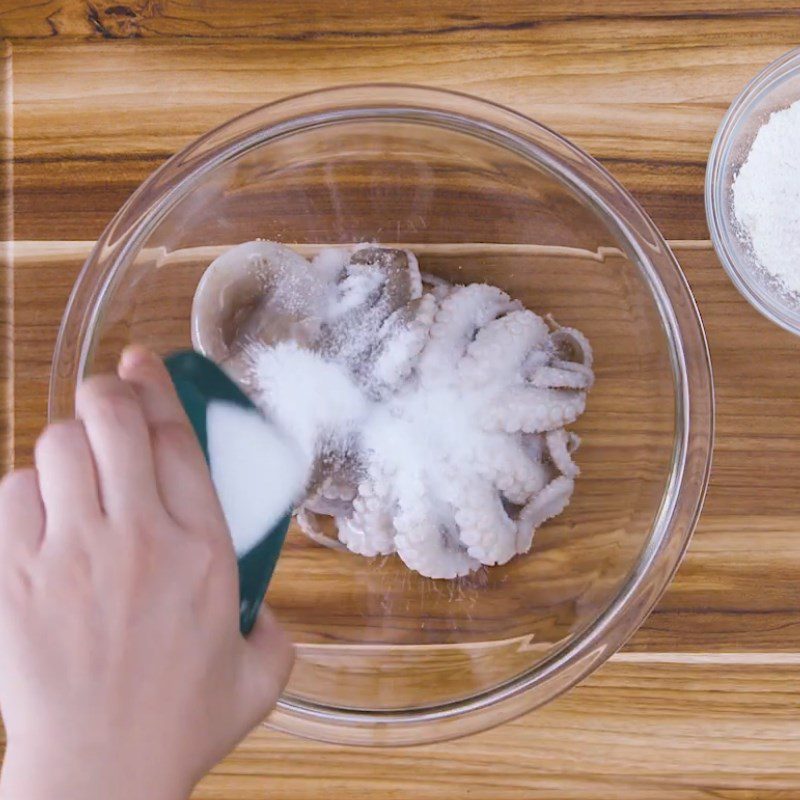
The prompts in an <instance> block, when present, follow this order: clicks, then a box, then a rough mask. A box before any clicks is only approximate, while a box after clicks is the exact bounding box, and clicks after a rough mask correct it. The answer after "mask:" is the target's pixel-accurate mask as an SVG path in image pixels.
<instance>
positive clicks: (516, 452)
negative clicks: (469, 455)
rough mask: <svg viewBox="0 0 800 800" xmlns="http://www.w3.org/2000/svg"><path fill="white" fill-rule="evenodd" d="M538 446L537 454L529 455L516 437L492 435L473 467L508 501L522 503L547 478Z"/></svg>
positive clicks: (545, 482) (548, 475)
mask: <svg viewBox="0 0 800 800" xmlns="http://www.w3.org/2000/svg"><path fill="white" fill-rule="evenodd" d="M534 435H535V434H534ZM542 450H543V448H541V447H540V449H539V453H538V455H536V456H534V457H532V456H531V453H530V451H528V450H526V449H525V447H523V445H522V443H521V442H519V441H517V439H516V437H514V438H509V437H507V436H505V435H499V436H493V437H492V438H491V439H490V440H489V442H488V443H487V446H486V447H484V448H483V451H482V452H481V454H480V458H479V459H476V462H475V471H476V472H477V473H478V474H479V475H480V476H481V477H482V478H485V479H486V480H488V481H490V482H491V483H492V484H493V485H494V486H496V487H497V489H498V490H499V491H500V492H501V493H502V494H503V496H504V497H505V498H506V499H507V500H509V501H510V502H511V503H516V504H518V505H522V504H524V503H526V502H527V501H528V499H529V498H530V497H531V495H533V494H535V493H536V492H539V491H541V490H542V489H543V488H544V486H545V485H546V484H547V482H548V481H549V480H550V474H549V471H548V469H547V467H546V465H545V464H543V463H542V460H541V457H542V454H543V453H542Z"/></svg>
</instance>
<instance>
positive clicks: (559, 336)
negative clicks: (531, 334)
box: [550, 325, 594, 369]
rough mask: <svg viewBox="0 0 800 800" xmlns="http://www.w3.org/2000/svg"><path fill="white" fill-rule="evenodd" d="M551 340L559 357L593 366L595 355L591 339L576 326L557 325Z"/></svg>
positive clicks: (589, 366) (563, 359) (562, 359)
mask: <svg viewBox="0 0 800 800" xmlns="http://www.w3.org/2000/svg"><path fill="white" fill-rule="evenodd" d="M550 342H551V343H552V345H553V351H554V353H555V355H556V358H557V359H560V360H561V361H569V362H572V363H578V364H583V366H585V367H588V368H589V369H591V368H592V364H593V361H594V356H593V353H592V346H591V345H590V344H589V340H588V339H587V338H586V337H585V336H584V335H583V334H582V333H581V332H580V331H579V330H577V329H576V328H563V327H561V326H558V325H557V326H556V329H555V330H554V331H553V332H552V333H551V334H550Z"/></svg>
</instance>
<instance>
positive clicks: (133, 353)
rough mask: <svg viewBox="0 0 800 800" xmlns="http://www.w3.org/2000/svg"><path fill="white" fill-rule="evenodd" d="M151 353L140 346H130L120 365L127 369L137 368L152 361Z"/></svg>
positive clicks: (120, 360)
mask: <svg viewBox="0 0 800 800" xmlns="http://www.w3.org/2000/svg"><path fill="white" fill-rule="evenodd" d="M151 357H152V356H151V355H150V351H149V350H148V349H147V348H146V347H142V346H141V345H139V344H131V345H128V346H127V347H126V348H125V349H124V350H123V351H122V355H121V356H120V359H119V364H120V366H121V367H123V368H125V369H129V368H131V367H136V366H139V365H141V364H144V363H146V362H147V361H149V360H150V359H151Z"/></svg>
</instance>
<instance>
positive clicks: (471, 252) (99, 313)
mask: <svg viewBox="0 0 800 800" xmlns="http://www.w3.org/2000/svg"><path fill="white" fill-rule="evenodd" d="M258 237H261V238H265V239H272V240H277V241H282V242H285V243H288V244H291V245H292V246H296V247H297V248H298V249H299V250H300V251H301V252H304V253H308V254H311V253H314V252H315V251H316V250H317V249H318V248H319V247H321V246H324V245H327V244H336V243H352V242H360V241H379V242H382V243H385V244H389V245H391V244H397V245H401V246H403V247H407V248H409V249H411V250H413V251H414V252H415V253H416V254H417V256H418V258H419V259H420V265H421V267H422V268H423V269H424V270H425V271H427V272H430V273H433V274H434V275H438V276H441V277H443V278H445V279H447V280H448V281H451V282H456V283H469V282H486V283H490V284H493V285H496V286H499V287H500V288H502V289H503V290H505V291H506V292H508V293H509V294H510V295H511V296H512V297H516V298H519V299H520V300H521V301H522V302H523V303H524V304H525V305H526V306H527V307H529V308H531V309H533V310H535V311H537V312H541V313H546V312H550V313H552V314H553V316H554V317H555V318H556V319H557V320H558V322H559V323H560V324H562V325H568V326H575V327H578V328H580V329H581V330H582V331H583V332H584V333H585V334H586V335H587V337H588V338H589V340H590V341H591V342H592V345H593V347H594V351H595V370H596V384H595V387H594V388H593V390H592V393H591V396H590V398H589V404H588V407H587V410H586V412H585V414H584V415H583V417H581V419H580V421H579V423H578V425H577V426H576V430H577V432H578V433H579V434H580V435H581V438H582V440H583V445H582V447H581V450H580V454H579V459H578V460H579V464H580V467H581V470H582V474H581V476H580V478H579V479H578V483H577V488H576V491H575V495H574V498H573V500H572V503H571V504H570V506H569V507H568V509H567V510H566V511H565V512H564V513H563V514H562V515H561V516H559V517H558V518H557V519H554V520H552V521H551V522H550V523H548V524H546V525H545V526H544V527H542V528H541V529H540V530H539V531H538V532H537V534H536V540H535V542H534V547H533V550H532V552H531V553H530V554H529V555H528V556H525V557H521V558H517V559H515V560H513V561H511V562H509V563H508V564H506V565H505V566H502V567H493V568H490V569H488V570H486V571H483V572H480V573H476V574H474V575H473V576H471V577H470V578H468V579H464V580H462V581H460V582H458V583H454V582H447V581H432V580H429V579H425V578H422V577H421V576H419V575H416V574H413V573H411V572H409V571H408V570H407V569H406V568H405V567H404V566H403V565H402V564H401V563H400V562H399V560H398V559H396V558H393V557H389V558H385V559H380V560H377V561H375V560H367V559H363V558H360V557H358V556H355V555H352V554H349V553H340V552H335V551H332V550H330V549H326V548H323V547H320V546H318V545H316V544H314V543H313V542H310V541H309V540H308V539H307V538H306V537H305V536H303V535H301V534H299V533H298V532H296V531H294V532H292V531H290V533H289V536H288V539H287V544H286V546H285V549H284V552H283V555H282V557H281V559H280V562H279V565H278V569H277V572H276V574H275V577H274V579H273V583H272V586H271V587H270V591H269V594H268V601H269V602H270V604H271V605H272V607H273V608H274V609H275V611H276V613H277V614H278V615H279V617H280V618H281V619H282V620H283V622H284V623H285V624H286V625H287V626H288V628H289V629H290V630H291V632H292V634H293V636H294V638H295V640H296V641H297V643H298V658H297V666H296V669H295V672H294V675H293V677H292V681H291V683H290V685H289V687H288V689H287V692H286V694H285V695H284V697H283V698H282V700H281V702H280V705H279V708H278V710H277V711H276V712H275V714H274V715H273V717H272V718H271V720H270V724H272V725H274V726H275V727H277V728H280V729H283V730H287V731H291V732H293V733H296V734H299V735H303V736H311V737H316V738H320V739H325V740H329V741H334V742H341V743H353V744H373V745H378V744H413V743H421V742H430V741H435V740H439V739H446V738H451V737H454V736H459V735H463V734H466V733H470V732H473V731H477V730H481V729H485V728H488V727H491V726H493V725H496V724H498V723H500V722H503V721H505V720H507V719H510V718H512V717H514V716H516V715H518V714H521V713H523V712H525V711H528V710H530V709H533V708H536V707H537V706H540V705H542V704H543V703H546V702H547V701H549V700H551V699H552V698H554V697H555V696H557V695H558V694H560V693H561V692H563V691H565V690H566V689H568V688H569V687H570V686H572V685H573V684H574V683H575V682H577V681H578V680H580V679H581V678H583V677H584V676H586V675H587V674H589V673H590V672H591V671H592V670H594V669H596V668H597V667H598V666H599V665H600V664H602V663H603V662H604V661H605V660H606V659H607V658H608V657H609V656H610V655H611V654H612V653H614V652H615V651H616V650H617V649H618V648H619V647H620V646H621V645H622V644H623V643H624V642H625V641H626V639H627V638H628V637H629V636H630V635H631V634H632V633H633V632H634V631H635V630H636V629H637V627H638V626H639V625H640V624H641V622H642V621H643V620H644V618H645V616H646V615H647V613H648V612H649V610H650V609H651V608H652V606H653V604H654V603H655V602H656V600H657V599H658V597H659V596H660V595H661V593H662V592H663V590H664V588H665V587H666V585H667V583H668V581H669V580H670V577H671V576H672V574H673V572H674V570H675V569H676V567H677V565H678V562H679V560H680V557H681V555H682V553H683V551H684V548H685V547H686V545H687V543H688V540H689V537H690V535H691V532H692V529H693V527H694V525H695V522H696V520H697V517H698V514H699V512H700V507H701V504H702V499H703V496H704V492H705V486H706V481H707V475H708V468H709V462H710V454H711V441H712V428H713V396H712V384H711V372H710V365H709V359H708V351H707V348H706V343H705V339H704V335H703V330H702V326H701V323H700V319H699V317H698V314H697V310H696V308H695V305H694V302H693V299H692V296H691V293H690V291H689V289H688V287H687V285H686V282H685V280H684V278H683V275H682V273H681V271H680V269H679V268H678V265H677V264H676V262H675V260H674V258H673V257H672V255H671V253H670V251H669V249H668V247H667V246H666V244H665V242H664V240H663V239H662V237H661V236H660V235H659V233H658V231H657V230H656V228H655V227H654V225H653V224H652V222H651V221H650V220H649V219H648V217H647V216H646V215H645V214H644V212H643V211H642V210H641V209H640V208H639V206H638V205H637V204H636V203H635V201H633V199H632V198H631V197H630V195H628V194H627V192H625V190H624V189H622V187H620V186H619V185H618V184H617V183H616V182H615V181H614V180H613V179H612V178H611V177H610V176H609V175H608V173H606V172H605V170H603V169H602V168H601V167H600V166H599V165H598V164H597V163H596V162H594V161H593V160H592V159H590V158H589V157H588V156H586V155H585V154H584V153H582V152H581V151H580V150H578V149H577V148H575V147H574V146H573V145H571V144H570V143H569V142H567V141H565V140H564V139H562V138H561V137H559V136H558V135H556V134H555V133H553V132H551V131H549V130H547V129H546V128H543V127H542V126H540V125H538V124H537V123H535V122H533V121H531V120H530V119H527V118H525V117H523V116H521V115H519V114H516V113H514V112H512V111H510V110H508V109H505V108H501V107H499V106H496V105H493V104H491V103H488V102H484V101H481V100H477V99H475V98H472V97H468V96H466V95H461V94H455V93H450V92H443V91H437V90H431V89H422V88H415V87H407V86H395V85H380V86H355V87H346V88H336V89H330V90H326V91H321V92H315V93H312V94H306V95H301V96H298V97H293V98H290V99H287V100H284V101H281V102H279V103H275V104H272V105H269V106H265V107H263V108H259V109H257V110H255V111H253V112H251V113H249V114H246V115H245V116H243V117H239V118H238V119H235V120H233V121H231V122H229V123H227V124H226V125H224V126H222V127H221V128H218V129H217V130H215V131H212V132H211V133H209V134H208V135H206V136H204V137H203V138H201V139H199V140H198V141H197V142H195V143H194V144H192V145H191V146H189V147H188V148H187V149H186V150H184V151H182V152H181V153H179V154H178V155H176V156H175V157H174V158H172V159H171V160H170V161H168V162H167V163H166V164H165V165H164V166H163V167H162V168H161V169H159V170H158V171H157V172H156V173H154V174H153V175H152V176H151V177H150V178H149V179H148V180H147V181H146V182H145V183H144V184H143V185H142V186H141V187H140V188H139V190H137V192H136V193H135V194H134V195H133V196H132V197H131V199H130V200H129V201H128V202H127V203H126V204H125V206H123V208H122V209H121V210H120V211H119V213H118V214H117V216H116V217H115V218H114V220H113V221H112V222H111V224H110V225H109V226H108V228H107V230H106V231H105V233H104V234H103V236H102V238H101V239H100V241H99V242H98V243H97V246H96V247H95V249H94V251H93V253H92V254H91V256H90V257H89V259H88V260H87V263H86V266H85V267H84V270H83V272H82V274H81V276H80V278H79V280H78V282H77V284H76V286H75V289H74V292H73V295H72V299H71V302H70V304H69V307H68V309H67V312H66V314H65V317H64V320H63V324H62V328H61V334H60V337H59V341H58V345H57V349H56V353H55V358H54V363H53V371H52V377H51V387H50V414H51V416H52V417H60V416H65V415H70V414H72V413H73V399H74V393H75V387H76V385H77V383H78V381H79V380H80V379H81V377H82V376H84V375H86V374H89V373H92V372H95V371H98V370H103V369H108V368H109V367H111V366H113V364H114V361H115V359H116V357H117V354H118V353H119V351H120V348H121V347H122V346H123V345H124V344H125V343H127V342H129V341H138V342H142V343H144V344H147V345H150V346H151V347H153V348H154V349H156V350H157V351H158V352H160V353H163V354H166V353H168V352H170V351H172V350H175V349H178V348H184V347H188V346H190V330H189V317H190V312H191V304H192V297H193V294H194V291H195V287H196V286H197V283H198V281H199V279H200V277H201V275H202V274H203V271H204V270H205V268H206V267H207V266H208V264H209V263H210V262H211V260H212V259H213V258H215V257H216V256H217V255H218V254H219V253H221V252H223V251H224V250H225V249H226V248H227V247H229V246H231V245H234V244H237V243H239V242H243V241H246V240H250V239H254V238H258ZM322 401H323V402H324V398H323V399H322Z"/></svg>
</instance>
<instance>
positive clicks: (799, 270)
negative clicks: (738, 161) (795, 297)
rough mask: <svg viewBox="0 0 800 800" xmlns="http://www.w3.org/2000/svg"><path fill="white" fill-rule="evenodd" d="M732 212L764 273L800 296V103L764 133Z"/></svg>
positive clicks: (736, 188) (736, 187)
mask: <svg viewBox="0 0 800 800" xmlns="http://www.w3.org/2000/svg"><path fill="white" fill-rule="evenodd" d="M733 214H734V217H735V220H736V222H737V224H738V226H739V230H740V235H741V236H742V237H743V238H744V239H745V240H746V241H748V242H749V243H750V245H751V246H752V248H753V253H754V255H755V257H756V259H757V260H758V262H759V264H760V265H761V266H762V267H763V268H764V270H766V272H767V273H768V274H769V275H770V276H772V277H773V278H774V279H775V280H776V281H777V282H778V283H779V284H780V286H782V287H783V288H784V289H785V290H786V291H787V292H791V293H795V292H797V293H800V101H798V102H795V103H793V104H792V105H791V106H789V108H785V109H783V110H782V111H776V112H774V113H773V114H771V115H770V117H769V119H768V120H767V122H766V123H765V124H764V125H762V126H761V128H760V129H759V131H758V134H757V135H756V138H755V140H754V141H753V144H752V147H751V148H750V152H749V153H748V155H747V158H746V160H745V162H744V163H743V164H742V166H741V168H740V169H739V173H738V175H737V176H736V178H735V180H734V182H733Z"/></svg>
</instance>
